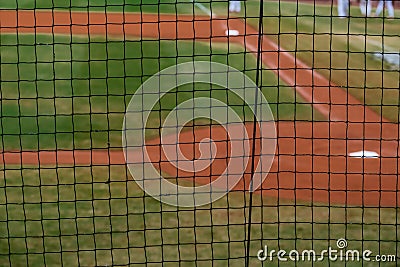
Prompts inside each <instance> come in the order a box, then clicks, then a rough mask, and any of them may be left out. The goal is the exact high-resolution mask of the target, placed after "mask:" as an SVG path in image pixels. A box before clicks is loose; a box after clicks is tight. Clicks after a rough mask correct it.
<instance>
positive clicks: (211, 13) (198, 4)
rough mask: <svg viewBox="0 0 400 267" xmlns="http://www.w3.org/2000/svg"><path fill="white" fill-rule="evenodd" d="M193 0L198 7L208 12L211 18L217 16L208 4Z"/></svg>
mask: <svg viewBox="0 0 400 267" xmlns="http://www.w3.org/2000/svg"><path fill="white" fill-rule="evenodd" d="M191 1H192V3H194V5H195V6H196V7H198V8H199V9H200V10H201V11H203V12H204V13H206V14H207V15H208V16H210V17H211V18H215V17H216V15H215V14H214V13H213V12H212V11H211V10H210V9H208V8H207V7H206V6H204V5H203V4H201V3H199V2H196V0H191Z"/></svg>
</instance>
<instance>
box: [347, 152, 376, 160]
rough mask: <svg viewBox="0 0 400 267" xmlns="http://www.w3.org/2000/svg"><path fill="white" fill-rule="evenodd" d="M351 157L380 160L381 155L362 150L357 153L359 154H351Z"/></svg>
mask: <svg viewBox="0 0 400 267" xmlns="http://www.w3.org/2000/svg"><path fill="white" fill-rule="evenodd" d="M349 156H350V157H353V158H373V159H376V158H379V154H378V153H376V152H374V151H367V150H361V151H357V152H351V153H349Z"/></svg>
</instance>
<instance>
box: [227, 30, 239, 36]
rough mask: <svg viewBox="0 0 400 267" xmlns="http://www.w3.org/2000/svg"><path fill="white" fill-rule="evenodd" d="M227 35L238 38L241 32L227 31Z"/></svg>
mask: <svg viewBox="0 0 400 267" xmlns="http://www.w3.org/2000/svg"><path fill="white" fill-rule="evenodd" d="M225 35H226V36H238V35H239V31H237V30H226V31H225Z"/></svg>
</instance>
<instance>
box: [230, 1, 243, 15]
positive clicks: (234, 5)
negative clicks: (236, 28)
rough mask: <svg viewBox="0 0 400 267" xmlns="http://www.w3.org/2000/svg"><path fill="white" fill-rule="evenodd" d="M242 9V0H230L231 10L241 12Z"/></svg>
mask: <svg viewBox="0 0 400 267" xmlns="http://www.w3.org/2000/svg"><path fill="white" fill-rule="evenodd" d="M241 9H242V5H241V3H240V1H233V0H230V1H229V12H231V13H233V12H236V13H239V12H240V10H241Z"/></svg>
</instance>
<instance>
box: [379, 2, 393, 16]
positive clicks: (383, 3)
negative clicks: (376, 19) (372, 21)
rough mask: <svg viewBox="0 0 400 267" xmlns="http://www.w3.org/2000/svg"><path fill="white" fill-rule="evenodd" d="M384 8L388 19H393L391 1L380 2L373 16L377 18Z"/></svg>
mask: <svg viewBox="0 0 400 267" xmlns="http://www.w3.org/2000/svg"><path fill="white" fill-rule="evenodd" d="M385 6H386V8H387V11H388V17H389V18H394V8H393V3H392V0H380V1H379V4H378V6H377V7H376V11H375V16H379V15H380V14H381V13H382V11H383V9H384V8H385Z"/></svg>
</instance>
